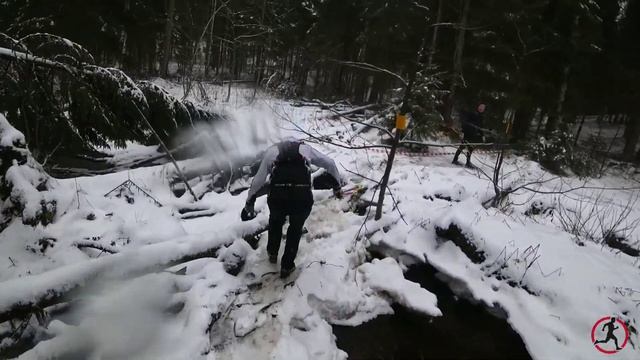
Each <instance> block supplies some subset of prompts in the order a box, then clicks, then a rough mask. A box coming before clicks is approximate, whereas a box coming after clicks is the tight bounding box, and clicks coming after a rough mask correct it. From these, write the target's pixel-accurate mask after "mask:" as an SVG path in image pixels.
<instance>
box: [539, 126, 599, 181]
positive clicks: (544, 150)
mask: <svg viewBox="0 0 640 360" xmlns="http://www.w3.org/2000/svg"><path fill="white" fill-rule="evenodd" d="M573 143H574V137H573V135H572V134H571V133H569V132H567V131H560V130H556V131H554V132H553V133H552V134H551V136H549V137H548V138H545V137H540V138H539V139H538V141H537V142H535V143H534V144H533V145H532V146H531V152H530V153H529V157H530V158H531V159H532V160H534V161H537V162H539V163H540V164H541V165H542V166H544V167H545V168H546V169H547V170H549V171H551V172H553V173H556V174H564V173H566V170H567V169H569V170H571V171H572V172H573V173H574V174H576V175H578V176H580V177H589V176H593V175H595V174H596V173H597V171H598V168H599V166H598V165H599V164H598V162H597V161H596V160H595V159H594V153H593V151H592V153H591V154H590V153H587V152H586V151H583V150H579V149H576V148H574V146H573Z"/></svg>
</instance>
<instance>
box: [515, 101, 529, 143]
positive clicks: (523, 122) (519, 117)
mask: <svg viewBox="0 0 640 360" xmlns="http://www.w3.org/2000/svg"><path fill="white" fill-rule="evenodd" d="M533 115H534V111H533V110H532V109H530V108H529V107H527V106H521V107H520V108H519V109H517V110H516V112H515V115H514V117H513V118H514V119H513V139H512V140H513V141H522V140H526V139H527V134H528V132H529V128H530V127H531V122H532V120H533Z"/></svg>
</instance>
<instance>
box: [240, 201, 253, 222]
mask: <svg viewBox="0 0 640 360" xmlns="http://www.w3.org/2000/svg"><path fill="white" fill-rule="evenodd" d="M253 205H254V202H252V201H247V203H246V204H245V205H244V208H243V209H242V212H240V219H242V221H249V220H251V219H255V217H256V211H255V209H254V208H253Z"/></svg>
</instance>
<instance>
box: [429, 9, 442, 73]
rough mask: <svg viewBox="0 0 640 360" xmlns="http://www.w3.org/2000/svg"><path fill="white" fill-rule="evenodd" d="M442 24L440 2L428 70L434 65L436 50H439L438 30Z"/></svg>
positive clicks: (432, 35) (432, 36)
mask: <svg viewBox="0 0 640 360" xmlns="http://www.w3.org/2000/svg"><path fill="white" fill-rule="evenodd" d="M440 22H442V0H438V15H436V23H435V24H434V25H435V26H433V33H432V34H431V48H430V49H429V58H428V59H427V69H429V68H431V66H432V65H433V56H434V55H435V53H436V49H437V48H438V29H440V26H439V25H438V24H440Z"/></svg>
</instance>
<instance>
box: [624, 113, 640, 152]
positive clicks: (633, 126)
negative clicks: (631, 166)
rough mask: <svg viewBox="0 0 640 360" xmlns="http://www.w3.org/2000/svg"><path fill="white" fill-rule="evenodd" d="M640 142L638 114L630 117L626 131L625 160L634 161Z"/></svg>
mask: <svg viewBox="0 0 640 360" xmlns="http://www.w3.org/2000/svg"><path fill="white" fill-rule="evenodd" d="M638 140H640V116H638V115H637V114H636V115H632V116H630V117H629V120H628V122H627V126H626V127H625V130H624V150H623V153H622V157H623V159H624V160H626V161H633V160H634V156H635V155H636V154H635V152H636V147H637V146H638Z"/></svg>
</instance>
